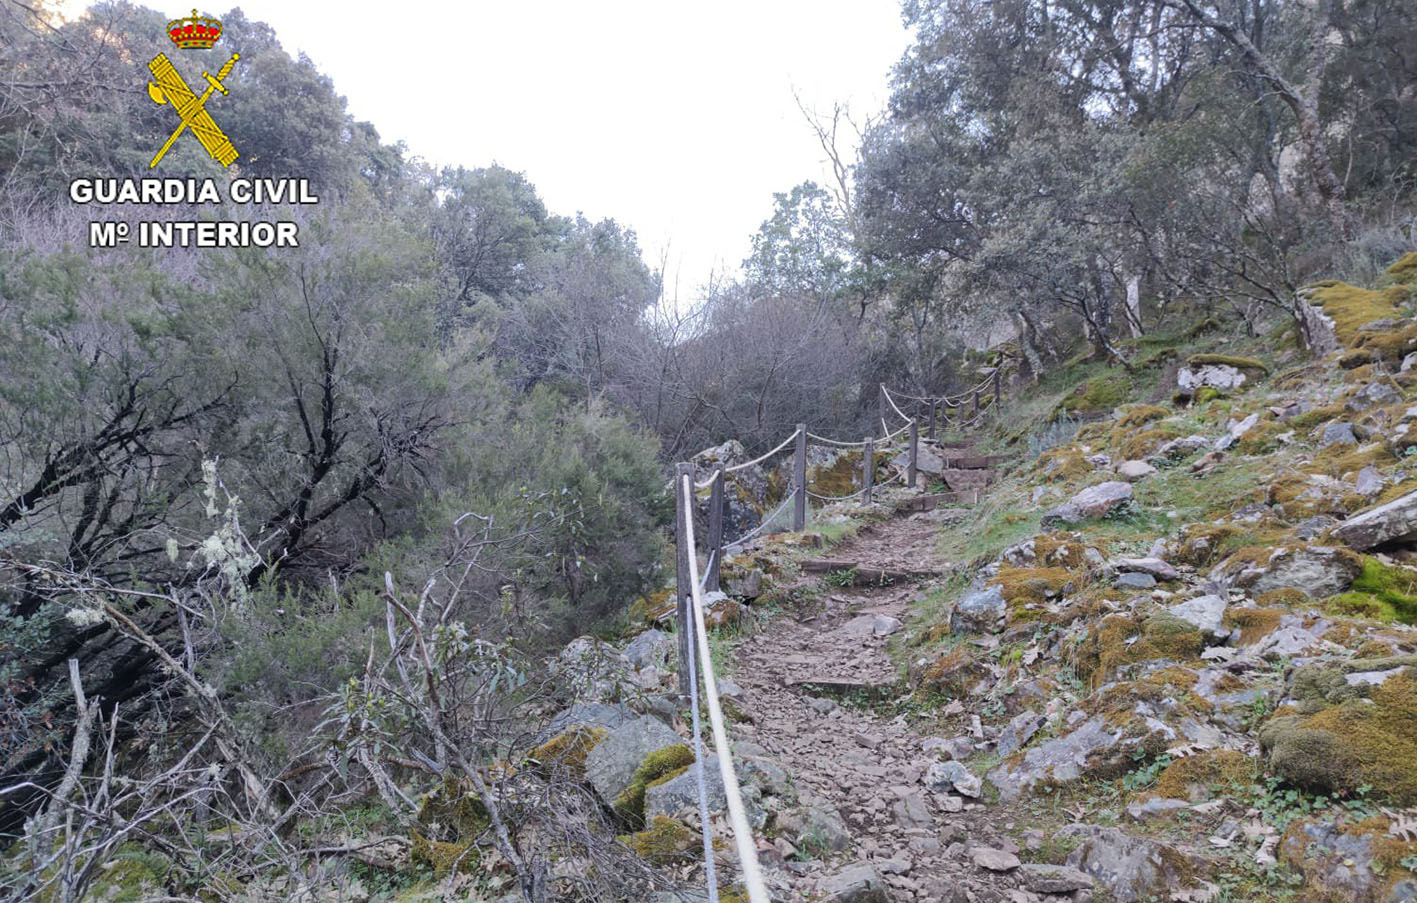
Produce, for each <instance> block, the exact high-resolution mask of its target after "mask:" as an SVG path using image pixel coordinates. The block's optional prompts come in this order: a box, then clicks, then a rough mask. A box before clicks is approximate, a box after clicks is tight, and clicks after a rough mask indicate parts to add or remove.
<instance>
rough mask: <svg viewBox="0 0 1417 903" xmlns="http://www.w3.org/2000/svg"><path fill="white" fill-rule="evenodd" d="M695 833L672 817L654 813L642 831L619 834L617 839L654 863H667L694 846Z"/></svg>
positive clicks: (680, 856) (681, 855)
mask: <svg viewBox="0 0 1417 903" xmlns="http://www.w3.org/2000/svg"><path fill="white" fill-rule="evenodd" d="M696 839H697V835H695V834H694V832H693V831H691V830H689V828H688V826H687V825H685V824H683V823H682V822H679V821H676V820H674V819H672V818H666V817H665V816H663V815H656V816H655V817H654V818H652V819H650V822H649V824H648V825H647V826H646V827H645V829H644V830H643V831H638V832H636V833H634V834H627V835H621V836H620V837H619V838H618V840H619V841H620V842H621V843H623V844H624V845H625V846H627V847H629V848H630V849H632V850H634V851H635V852H636V853H637V854H639V856H640V858H642V859H647V860H649V861H650V862H652V863H654V864H655V865H669V864H670V863H672V862H674V861H675V860H677V859H680V858H682V857H683V855H684V854H685V853H687V852H688V851H689V850H691V849H693V848H694V842H695V840H696Z"/></svg>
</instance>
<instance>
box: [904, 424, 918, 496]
mask: <svg viewBox="0 0 1417 903" xmlns="http://www.w3.org/2000/svg"><path fill="white" fill-rule="evenodd" d="M919 454H920V421H918V420H911V421H910V464H909V466H907V467H906V469H905V485H907V486H909V487H910V488H911V489H914V488H915V464H916V459H917V456H918V455H919Z"/></svg>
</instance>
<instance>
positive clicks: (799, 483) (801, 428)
mask: <svg viewBox="0 0 1417 903" xmlns="http://www.w3.org/2000/svg"><path fill="white" fill-rule="evenodd" d="M792 488H793V491H794V492H796V493H797V495H796V497H795V498H794V499H793V500H792V529H793V530H797V531H801V530H803V529H805V528H806V526H807V424H805V423H799V424H797V454H796V455H795V456H793V459H792Z"/></svg>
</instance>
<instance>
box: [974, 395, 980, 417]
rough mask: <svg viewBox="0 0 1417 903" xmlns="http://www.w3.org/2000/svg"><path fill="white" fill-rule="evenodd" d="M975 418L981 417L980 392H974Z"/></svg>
mask: <svg viewBox="0 0 1417 903" xmlns="http://www.w3.org/2000/svg"><path fill="white" fill-rule="evenodd" d="M974 416H975V417H978V416H979V390H978V389H975V390H974Z"/></svg>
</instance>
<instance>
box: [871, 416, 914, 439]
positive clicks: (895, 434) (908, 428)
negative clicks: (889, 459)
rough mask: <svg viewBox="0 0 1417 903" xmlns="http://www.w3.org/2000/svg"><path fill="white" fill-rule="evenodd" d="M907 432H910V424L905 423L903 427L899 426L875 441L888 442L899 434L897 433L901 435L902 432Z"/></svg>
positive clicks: (883, 422)
mask: <svg viewBox="0 0 1417 903" xmlns="http://www.w3.org/2000/svg"><path fill="white" fill-rule="evenodd" d="M881 423H882V424H883V425H884V424H885V421H884V420H882V421H881ZM908 432H910V424H908V423H907V424H906V425H905V426H903V427H901V428H900V429H898V430H896V431H895V432H894V433H891V434H889V435H886V436H882V437H881V438H879V439H877V440H876V441H877V442H889V441H891V440H892V439H894V438H895V437H896V436H899V435H902V434H904V433H908Z"/></svg>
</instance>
